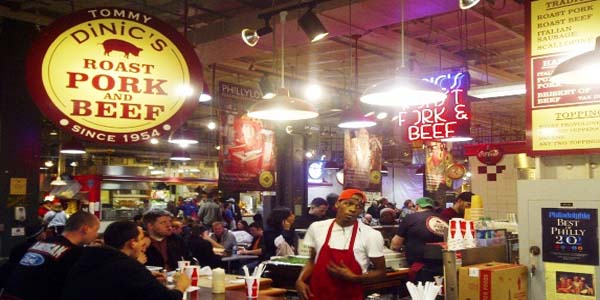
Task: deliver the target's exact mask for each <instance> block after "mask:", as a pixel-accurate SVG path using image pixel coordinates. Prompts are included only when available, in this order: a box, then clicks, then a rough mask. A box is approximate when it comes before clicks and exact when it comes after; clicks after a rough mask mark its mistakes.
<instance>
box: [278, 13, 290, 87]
mask: <svg viewBox="0 0 600 300" xmlns="http://www.w3.org/2000/svg"><path fill="white" fill-rule="evenodd" d="M287 14H288V13H287V11H282V12H280V13H279V19H280V22H281V87H282V88H285V84H284V80H285V73H284V72H285V61H284V57H285V55H284V54H285V46H284V42H285V17H286V16H287Z"/></svg>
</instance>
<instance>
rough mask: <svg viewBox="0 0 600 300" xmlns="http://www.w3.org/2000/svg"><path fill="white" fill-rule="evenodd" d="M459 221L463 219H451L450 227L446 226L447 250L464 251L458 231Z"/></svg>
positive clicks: (460, 232) (461, 237)
mask: <svg viewBox="0 0 600 300" xmlns="http://www.w3.org/2000/svg"><path fill="white" fill-rule="evenodd" d="M461 220H463V219H460V218H453V219H451V220H450V226H448V242H447V244H448V250H460V249H464V246H463V235H462V231H461V229H460V223H461V222H460V221H461Z"/></svg>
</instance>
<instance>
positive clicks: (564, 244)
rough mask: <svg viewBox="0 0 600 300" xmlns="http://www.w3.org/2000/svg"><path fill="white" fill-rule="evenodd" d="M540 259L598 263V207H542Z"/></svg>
mask: <svg viewBox="0 0 600 300" xmlns="http://www.w3.org/2000/svg"><path fill="white" fill-rule="evenodd" d="M542 245H543V253H542V259H543V261H545V262H558V263H569V264H580V265H595V266H597V265H598V210H596V209H581V208H578V209H564V208H542Z"/></svg>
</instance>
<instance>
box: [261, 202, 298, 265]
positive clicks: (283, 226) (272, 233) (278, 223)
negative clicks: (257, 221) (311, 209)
mask: <svg viewBox="0 0 600 300" xmlns="http://www.w3.org/2000/svg"><path fill="white" fill-rule="evenodd" d="M295 220H296V216H295V215H294V213H293V212H292V211H291V210H290V209H289V208H286V207H281V208H276V209H273V210H272V211H271V214H270V215H269V217H268V218H267V226H268V227H267V230H265V232H264V233H263V239H264V243H265V250H264V253H263V257H264V259H269V258H270V257H271V256H274V255H278V253H277V248H278V247H277V245H275V240H277V238H278V237H279V236H282V237H283V239H284V240H285V242H287V244H288V245H289V246H291V247H292V248H294V249H295V248H296V246H297V244H298V236H297V235H296V233H295V232H294V230H293V229H292V225H293V224H294V221H295ZM294 251H295V250H294Z"/></svg>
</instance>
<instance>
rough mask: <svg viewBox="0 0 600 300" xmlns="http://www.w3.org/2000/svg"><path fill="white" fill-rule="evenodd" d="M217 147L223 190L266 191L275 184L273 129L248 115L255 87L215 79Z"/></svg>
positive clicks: (220, 180)
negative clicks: (218, 110)
mask: <svg viewBox="0 0 600 300" xmlns="http://www.w3.org/2000/svg"><path fill="white" fill-rule="evenodd" d="M219 97H220V98H219V103H220V104H221V124H223V126H221V145H222V146H221V151H220V153H219V158H220V161H221V167H220V169H219V187H220V188H221V189H223V190H227V191H241V192H245V191H270V190H273V189H274V185H275V170H276V168H275V132H274V131H273V130H272V129H270V128H269V127H268V126H267V125H266V124H265V123H264V122H263V121H261V120H257V119H252V118H249V117H248V116H247V115H246V111H247V108H248V107H249V106H250V105H252V104H253V103H254V101H257V100H259V99H260V98H261V93H260V91H259V90H258V89H255V88H250V87H245V86H240V85H237V84H232V83H227V82H219Z"/></svg>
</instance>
